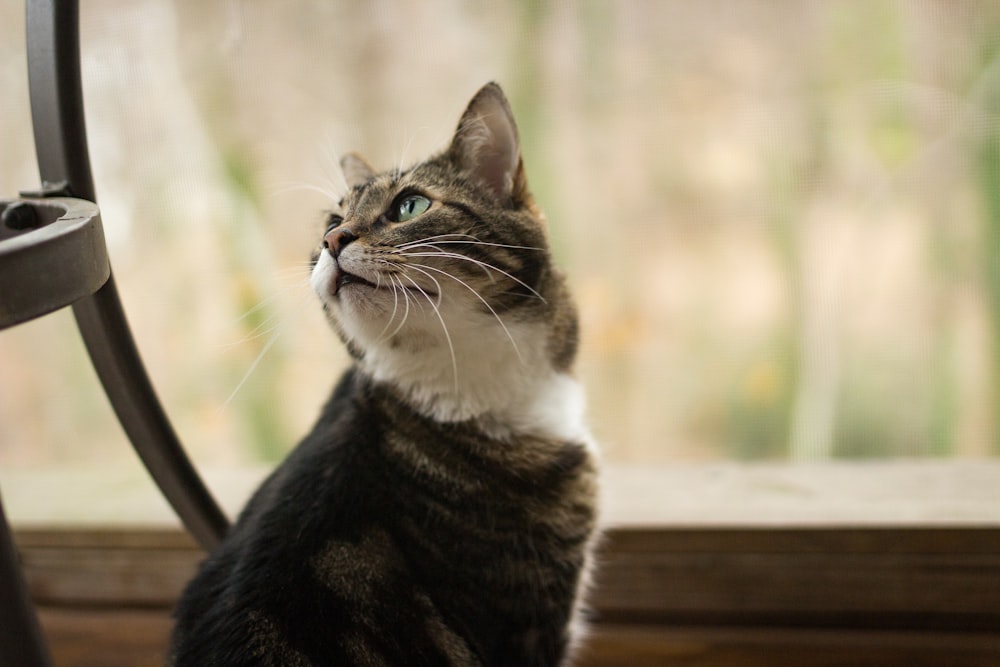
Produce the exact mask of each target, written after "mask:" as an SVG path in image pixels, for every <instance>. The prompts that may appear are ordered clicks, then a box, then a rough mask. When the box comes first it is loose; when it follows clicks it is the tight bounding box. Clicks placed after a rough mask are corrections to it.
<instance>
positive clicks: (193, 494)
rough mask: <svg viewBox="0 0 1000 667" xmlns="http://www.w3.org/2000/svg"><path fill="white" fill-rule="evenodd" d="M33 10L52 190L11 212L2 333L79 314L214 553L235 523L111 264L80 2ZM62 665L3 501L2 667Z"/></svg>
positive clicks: (144, 450)
mask: <svg viewBox="0 0 1000 667" xmlns="http://www.w3.org/2000/svg"><path fill="white" fill-rule="evenodd" d="M26 9H27V12H26V28H27V51H28V83H29V87H30V96H31V114H32V123H33V126H34V137H35V151H36V153H37V155H38V169H39V174H40V176H41V181H42V187H41V189H40V190H38V191H34V192H25V193H22V198H21V199H19V200H16V201H2V202H0V217H2V223H0V329H3V328H6V327H8V326H13V325H15V324H18V323H21V322H24V321H27V320H29V319H33V318H35V317H39V316H41V315H44V314H46V313H49V312H51V311H53V310H56V309H58V308H61V307H64V306H67V305H72V308H73V314H74V316H75V318H76V322H77V326H78V328H79V330H80V334H81V336H82V337H83V340H84V342H85V344H86V347H87V351H88V353H89V355H90V358H91V361H92V362H93V365H94V368H95V370H96V371H97V374H98V377H99V378H100V380H101V383H102V385H103V386H104V391H105V392H106V393H107V395H108V398H109V399H110V401H111V404H112V406H113V408H114V410H115V413H116V414H117V416H118V419H119V421H120V422H121V424H122V427H123V429H124V430H125V433H126V434H127V435H128V437H129V440H131V442H132V445H133V447H134V448H135V450H136V452H137V453H138V454H139V457H140V458H141V459H142V461H143V463H144V464H145V466H146V468H147V469H148V470H149V472H150V474H151V476H152V477H153V479H154V480H155V482H156V484H157V486H159V488H160V490H161V492H162V493H163V495H164V496H165V497H166V499H167V501H168V502H169V503H170V504H171V506H172V507H173V508H174V511H175V512H176V513H177V515H178V516H179V517H180V518H181V520H182V521H183V523H184V525H185V526H186V527H187V529H188V530H189V531H190V532H191V534H192V535H193V536H194V537H195V539H197V540H198V542H199V543H200V544H201V545H202V546H203V547H204V548H206V549H212V548H213V547H215V546H216V545H217V544H218V543H219V541H220V540H221V539H222V536H223V535H224V534H225V532H226V530H227V529H228V520H227V519H226V517H225V515H224V514H223V512H222V510H221V509H220V508H219V506H218V505H217V504H216V502H215V501H214V500H213V498H212V496H211V494H210V493H209V492H208V489H207V488H206V487H205V485H204V484H203V482H202V481H201V478H200V477H199V476H198V474H197V472H196V471H195V469H194V467H193V466H192V465H191V463H190V461H189V460H188V458H187V456H186V454H185V453H184V450H183V448H182V446H181V444H180V441H179V439H178V438H177V435H176V433H175V432H174V430H173V427H172V426H171V424H170V421H169V419H168V418H167V416H166V413H165V412H164V410H163V408H162V406H161V404H160V402H159V400H158V399H157V397H156V393H155V391H154V390H153V386H152V384H151V383H150V381H149V378H148V376H147V374H146V371H145V368H144V366H143V363H142V359H141V358H140V356H139V353H138V350H137V349H136V346H135V342H134V340H133V338H132V334H131V332H130V330H129V326H128V322H127V320H126V318H125V313H124V310H123V309H122V305H121V301H120V299H119V297H118V291H117V288H116V287H115V281H114V276H113V274H112V272H111V268H110V264H109V262H108V257H107V248H106V245H105V242H104V233H103V228H102V227H101V222H100V215H99V211H98V208H97V206H96V205H95V204H94V202H96V201H97V198H96V193H95V189H94V182H93V177H92V175H91V170H90V158H89V154H88V150H87V132H86V124H85V121H84V114H83V92H82V85H81V78H80V44H79V7H78V4H77V0H27V2H26ZM51 664H52V660H51V656H50V655H49V652H48V649H47V647H46V645H45V641H44V638H43V635H42V632H41V630H40V627H39V625H38V620H37V618H36V616H35V612H34V607H33V605H32V603H31V599H30V596H29V594H28V589H27V585H26V584H25V581H24V577H23V575H22V573H21V570H20V564H19V560H18V555H17V550H16V547H15V545H14V542H13V539H12V537H11V533H10V528H9V526H8V524H7V520H6V517H5V515H4V512H3V505H2V503H0V665H17V666H18V667H35V666H38V667H46V666H48V665H51Z"/></svg>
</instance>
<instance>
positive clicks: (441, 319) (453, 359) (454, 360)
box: [402, 273, 458, 395]
mask: <svg viewBox="0 0 1000 667" xmlns="http://www.w3.org/2000/svg"><path fill="white" fill-rule="evenodd" d="M402 277H403V278H406V279H407V280H409V281H410V282H411V283H413V287H415V288H416V290H417V291H418V292H420V293H421V294H423V295H424V298H425V299H427V303H429V304H430V305H431V308H433V309H434V314H435V315H437V318H438V321H439V322H440V323H441V329H442V331H444V338H445V340H446V341H447V342H448V351H449V352H450V353H451V370H452V378H453V379H454V381H455V394H456V395H457V394H458V359H457V358H456V357H455V346H454V344H453V343H452V342H451V334H450V333H448V325H447V324H445V323H444V317H442V316H441V310H440V309H439V308H438V307H437V304H435V303H434V301H433V299H431V298H430V296H428V295H427V292H425V291H424V289H423V288H422V287H421V286H420V284H419V283H418V282H417V281H416V280H414V279H413V278H411V277H410V276H408V275H406V274H405V273H404V274H403V276H402ZM438 298H440V295H439V296H438Z"/></svg>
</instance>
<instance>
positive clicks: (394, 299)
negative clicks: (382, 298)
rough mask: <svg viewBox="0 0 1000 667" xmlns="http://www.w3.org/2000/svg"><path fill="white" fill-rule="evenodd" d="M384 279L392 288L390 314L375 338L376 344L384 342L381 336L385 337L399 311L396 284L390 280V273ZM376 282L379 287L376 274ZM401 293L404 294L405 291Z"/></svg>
mask: <svg viewBox="0 0 1000 667" xmlns="http://www.w3.org/2000/svg"><path fill="white" fill-rule="evenodd" d="M386 277H387V278H388V279H389V285H390V286H391V287H392V314H391V315H389V319H388V320H387V321H386V323H385V326H384V327H382V331H380V332H379V334H378V336H376V337H375V341H376V343H381V342H382V341H383V340H386V339H385V338H383V336H385V332H387V331H388V330H389V327H391V326H392V323H393V322H394V321H395V320H396V312H397V311H398V310H399V289H398V288H397V287H396V283H395V282H394V281H393V280H392V274H391V273H390V274H386ZM378 280H379V284H380V285H381V282H382V274H381V273H380V274H378ZM403 291H404V292H405V291H406V290H403ZM396 330H397V331H398V330H399V329H398V328H397V329H396ZM393 335H395V332H394V333H393Z"/></svg>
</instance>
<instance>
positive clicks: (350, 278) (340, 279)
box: [333, 267, 380, 296]
mask: <svg viewBox="0 0 1000 667" xmlns="http://www.w3.org/2000/svg"><path fill="white" fill-rule="evenodd" d="M346 285H364V286H365V287H371V288H372V289H378V288H379V287H380V286H379V285H376V284H375V283H373V282H371V281H370V280H365V279H364V278H362V277H361V276H358V275H355V274H353V273H348V272H347V271H344V270H343V269H341V268H339V267H338V268H337V269H336V276H334V279H333V295H334V296H337V295H338V294H340V290H341V289H342V288H343V287H344V286H346Z"/></svg>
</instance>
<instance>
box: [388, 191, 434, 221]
mask: <svg viewBox="0 0 1000 667" xmlns="http://www.w3.org/2000/svg"><path fill="white" fill-rule="evenodd" d="M430 207H431V200H430V199H428V198H427V197H421V196H420V195H409V196H406V197H403V198H402V199H401V200H399V202H398V203H397V204H396V211H395V213H396V221H397V222H406V221H407V220H412V219H413V218H415V217H417V216H418V215H420V214H421V213H423V212H424V211H426V210H427V209H429V208H430Z"/></svg>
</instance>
